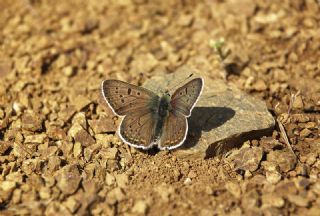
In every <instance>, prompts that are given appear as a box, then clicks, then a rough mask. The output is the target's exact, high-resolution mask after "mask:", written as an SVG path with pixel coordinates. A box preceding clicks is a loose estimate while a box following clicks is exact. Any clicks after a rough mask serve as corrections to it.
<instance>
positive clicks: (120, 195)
mask: <svg viewBox="0 0 320 216" xmlns="http://www.w3.org/2000/svg"><path fill="white" fill-rule="evenodd" d="M125 197H126V196H125V193H124V191H123V190H122V189H121V188H120V187H116V188H114V189H113V190H111V191H110V192H109V193H108V194H107V198H106V200H107V202H108V203H110V204H114V203H116V202H121V201H122V200H124V199H125Z"/></svg>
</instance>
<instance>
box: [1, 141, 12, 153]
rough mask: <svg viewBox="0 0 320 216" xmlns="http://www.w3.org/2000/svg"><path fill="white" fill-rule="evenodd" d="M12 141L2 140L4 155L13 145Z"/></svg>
mask: <svg viewBox="0 0 320 216" xmlns="http://www.w3.org/2000/svg"><path fill="white" fill-rule="evenodd" d="M12 145H13V144H12V143H11V142H7V141H1V140H0V155H4V153H5V152H6V151H7V150H8V149H9V148H10V147H12Z"/></svg>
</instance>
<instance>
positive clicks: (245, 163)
mask: <svg viewBox="0 0 320 216" xmlns="http://www.w3.org/2000/svg"><path fill="white" fill-rule="evenodd" d="M262 156H263V150H262V148H260V147H252V148H248V147H245V148H241V149H240V150H239V151H238V152H237V153H236V154H234V155H232V156H230V160H232V163H233V164H234V167H235V168H236V169H241V170H249V171H250V172H253V171H255V170H257V169H258V167H259V165H260V161H261V159H262Z"/></svg>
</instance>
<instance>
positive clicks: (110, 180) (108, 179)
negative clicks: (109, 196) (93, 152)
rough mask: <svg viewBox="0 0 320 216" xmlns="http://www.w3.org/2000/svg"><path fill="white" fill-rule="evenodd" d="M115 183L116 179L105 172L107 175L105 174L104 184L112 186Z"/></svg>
mask: <svg viewBox="0 0 320 216" xmlns="http://www.w3.org/2000/svg"><path fill="white" fill-rule="evenodd" d="M115 182H116V178H115V177H114V176H113V175H112V174H110V173H108V172H107V174H106V183H107V185H109V186H110V185H113V184H114V183H115Z"/></svg>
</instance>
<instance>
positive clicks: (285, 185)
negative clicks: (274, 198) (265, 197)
mask: <svg viewBox="0 0 320 216" xmlns="http://www.w3.org/2000/svg"><path fill="white" fill-rule="evenodd" d="M297 191H298V190H297V188H296V186H295V183H294V182H292V181H281V182H279V183H278V184H277V185H276V187H275V190H274V192H275V193H276V194H277V195H279V196H287V195H288V194H295V193H297Z"/></svg>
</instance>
